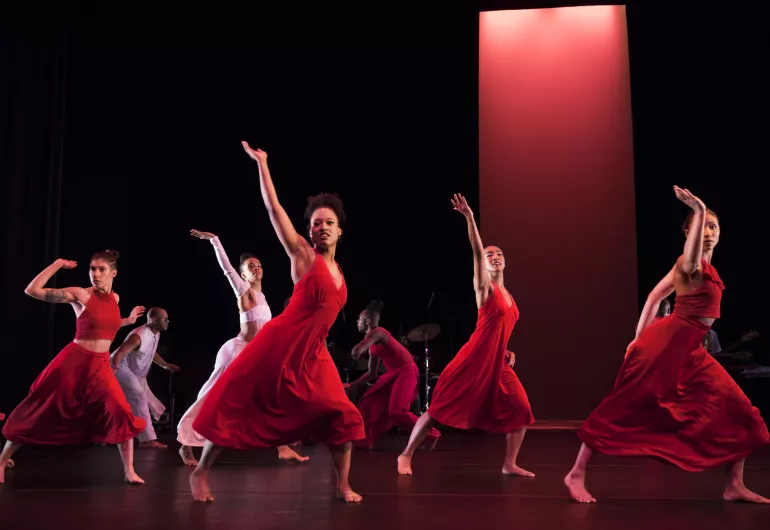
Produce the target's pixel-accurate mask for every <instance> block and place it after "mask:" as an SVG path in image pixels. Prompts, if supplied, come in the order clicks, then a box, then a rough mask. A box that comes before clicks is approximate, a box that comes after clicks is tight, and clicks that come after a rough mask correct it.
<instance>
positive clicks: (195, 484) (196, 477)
mask: <svg viewBox="0 0 770 530" xmlns="http://www.w3.org/2000/svg"><path fill="white" fill-rule="evenodd" d="M208 475H209V474H208V472H207V471H199V470H198V469H195V471H193V472H192V473H190V490H192V496H193V499H194V500H195V501H197V502H214V497H213V496H212V495H211V490H210V489H209V480H208V479H209V477H208Z"/></svg>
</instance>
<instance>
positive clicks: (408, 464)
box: [398, 455, 412, 475]
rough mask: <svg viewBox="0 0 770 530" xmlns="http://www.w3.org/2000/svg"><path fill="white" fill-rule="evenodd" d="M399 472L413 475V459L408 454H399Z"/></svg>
mask: <svg viewBox="0 0 770 530" xmlns="http://www.w3.org/2000/svg"><path fill="white" fill-rule="evenodd" d="M398 474H399V475H411V474H412V459H411V458H410V457H408V456H406V455H399V456H398Z"/></svg>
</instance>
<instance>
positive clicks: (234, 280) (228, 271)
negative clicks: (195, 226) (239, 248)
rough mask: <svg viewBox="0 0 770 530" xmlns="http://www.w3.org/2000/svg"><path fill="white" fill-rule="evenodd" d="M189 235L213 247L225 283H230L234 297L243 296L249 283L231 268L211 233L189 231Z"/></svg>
mask: <svg viewBox="0 0 770 530" xmlns="http://www.w3.org/2000/svg"><path fill="white" fill-rule="evenodd" d="M190 235H192V236H193V237H197V238H198V239H208V240H209V241H211V245H212V246H213V247H214V254H215V255H216V257H217V263H219V267H220V268H221V269H222V272H224V273H225V276H226V277H227V281H228V282H230V287H232V288H233V292H235V296H238V297H240V296H243V293H245V292H246V291H248V290H249V282H247V281H246V280H244V279H243V278H241V275H240V274H239V272H238V271H236V270H235V269H234V268H233V266H232V264H231V263H230V260H229V259H228V258H227V253H226V252H225V249H224V247H223V246H222V242H221V241H219V238H218V237H217V236H215V235H214V234H212V233H211V232H201V231H200V230H190Z"/></svg>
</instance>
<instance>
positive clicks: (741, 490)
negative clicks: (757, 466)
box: [722, 458, 770, 504]
mask: <svg viewBox="0 0 770 530" xmlns="http://www.w3.org/2000/svg"><path fill="white" fill-rule="evenodd" d="M745 463H746V459H745V458H744V459H742V460H739V461H737V462H734V463H733V464H732V465H731V466H730V471H729V474H728V476H727V483H726V484H725V489H724V491H723V492H722V498H723V499H724V500H726V501H739V502H756V503H758V504H770V499H766V498H765V497H763V496H762V495H759V494H757V493H754V492H753V491H751V490H749V489H748V488H747V487H746V486H745V485H744V484H743V465H744V464H745Z"/></svg>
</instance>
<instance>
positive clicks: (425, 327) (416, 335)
mask: <svg viewBox="0 0 770 530" xmlns="http://www.w3.org/2000/svg"><path fill="white" fill-rule="evenodd" d="M439 333H441V327H440V326H439V325H438V324H432V323H431V324H421V325H419V326H417V327H416V328H412V329H411V330H409V333H407V334H406V338H407V339H408V340H409V341H410V342H415V343H422V344H423V345H424V347H425V359H424V362H425V385H424V394H423V395H424V396H425V401H423V403H425V405H423V412H425V411H426V410H428V405H429V404H430V396H431V394H430V390H431V388H430V379H431V378H430V352H429V350H428V341H429V340H431V339H434V338H436V337H437V336H438V335H439Z"/></svg>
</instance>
